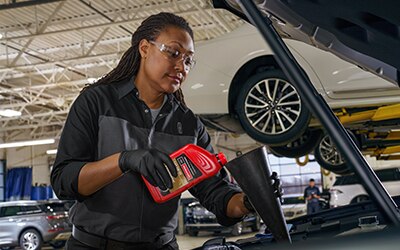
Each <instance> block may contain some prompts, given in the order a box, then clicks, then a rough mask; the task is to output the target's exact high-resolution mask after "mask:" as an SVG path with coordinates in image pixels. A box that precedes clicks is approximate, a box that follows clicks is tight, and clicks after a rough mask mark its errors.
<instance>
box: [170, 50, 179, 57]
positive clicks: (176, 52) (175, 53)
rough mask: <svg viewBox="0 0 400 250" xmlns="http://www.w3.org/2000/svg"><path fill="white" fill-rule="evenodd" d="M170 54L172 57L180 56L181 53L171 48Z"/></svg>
mask: <svg viewBox="0 0 400 250" xmlns="http://www.w3.org/2000/svg"><path fill="white" fill-rule="evenodd" d="M169 54H170V55H171V57H172V58H178V57H179V55H180V54H181V53H180V52H179V51H178V50H170V51H169Z"/></svg>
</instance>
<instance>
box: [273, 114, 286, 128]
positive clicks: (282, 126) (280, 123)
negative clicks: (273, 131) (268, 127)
mask: <svg viewBox="0 0 400 250" xmlns="http://www.w3.org/2000/svg"><path fill="white" fill-rule="evenodd" d="M275 116H276V118H277V119H278V122H279V125H281V129H282V130H286V127H285V124H284V123H283V121H282V118H281V116H280V115H279V113H278V112H276V113H275Z"/></svg>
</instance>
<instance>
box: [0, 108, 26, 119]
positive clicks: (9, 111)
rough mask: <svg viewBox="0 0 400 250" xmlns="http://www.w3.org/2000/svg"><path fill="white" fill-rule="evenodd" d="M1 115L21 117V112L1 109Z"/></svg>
mask: <svg viewBox="0 0 400 250" xmlns="http://www.w3.org/2000/svg"><path fill="white" fill-rule="evenodd" d="M0 115H1V116H5V117H15V116H21V112H20V111H16V110H12V109H1V110H0Z"/></svg>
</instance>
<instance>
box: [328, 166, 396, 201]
mask: <svg viewBox="0 0 400 250" xmlns="http://www.w3.org/2000/svg"><path fill="white" fill-rule="evenodd" d="M375 173H376V175H377V176H378V178H379V179H380V181H381V182H382V184H383V186H384V187H385V188H386V190H387V191H388V192H389V194H390V195H391V196H397V195H400V168H388V169H382V170H376V171H375ZM329 192H330V194H331V199H330V205H331V207H338V206H344V205H347V204H351V203H357V202H361V201H365V200H368V199H369V197H368V194H367V192H366V191H365V189H364V188H363V186H362V185H361V184H360V182H359V180H358V178H357V177H356V176H355V175H345V176H340V177H338V178H337V179H336V181H335V183H334V184H333V186H332V188H331V189H330V190H329Z"/></svg>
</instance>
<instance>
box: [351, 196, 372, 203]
mask: <svg viewBox="0 0 400 250" xmlns="http://www.w3.org/2000/svg"><path fill="white" fill-rule="evenodd" d="M367 200H369V197H368V196H367V195H359V196H356V197H355V198H354V199H352V200H351V201H350V204H355V203H360V202H363V201H367Z"/></svg>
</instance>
